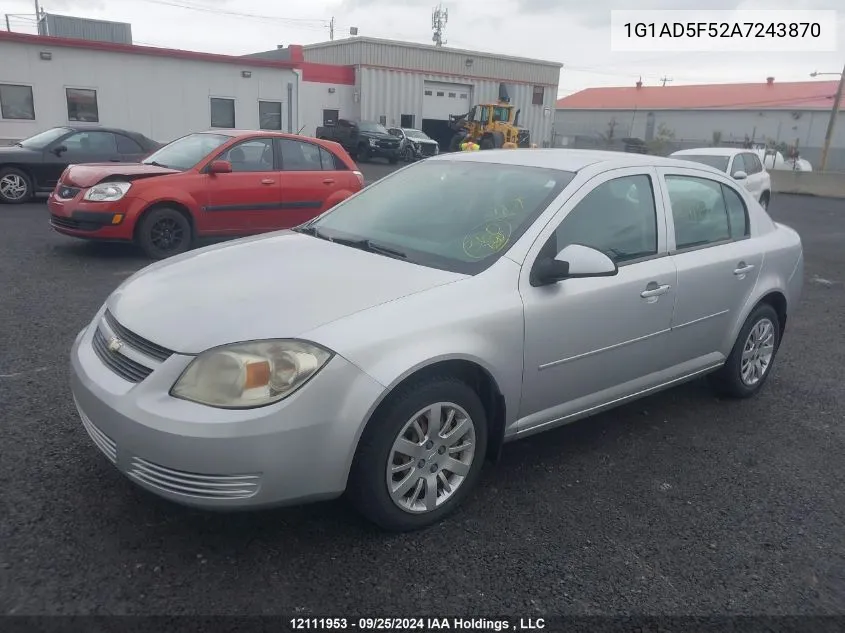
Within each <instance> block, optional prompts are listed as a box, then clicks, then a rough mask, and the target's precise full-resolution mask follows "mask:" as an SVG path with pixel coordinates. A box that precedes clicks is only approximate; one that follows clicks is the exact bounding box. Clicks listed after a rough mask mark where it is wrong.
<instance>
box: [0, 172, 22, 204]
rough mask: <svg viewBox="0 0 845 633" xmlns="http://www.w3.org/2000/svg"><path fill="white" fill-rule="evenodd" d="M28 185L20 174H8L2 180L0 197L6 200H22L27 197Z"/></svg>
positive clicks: (0, 180) (0, 181)
mask: <svg viewBox="0 0 845 633" xmlns="http://www.w3.org/2000/svg"><path fill="white" fill-rule="evenodd" d="M28 188H29V187H28V185H27V183H26V180H24V178H23V176H21V175H19V174H6V175H5V176H3V178H2V179H0V195H2V196H3V197H4V198H5V199H6V200H21V199H23V197H24V196H25V195H26V192H27V189H28Z"/></svg>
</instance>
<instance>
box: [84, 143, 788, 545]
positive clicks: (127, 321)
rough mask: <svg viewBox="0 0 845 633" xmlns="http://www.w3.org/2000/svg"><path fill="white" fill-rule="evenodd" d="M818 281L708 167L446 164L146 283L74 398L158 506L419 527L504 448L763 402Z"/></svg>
mask: <svg viewBox="0 0 845 633" xmlns="http://www.w3.org/2000/svg"><path fill="white" fill-rule="evenodd" d="M802 279H803V252H802V245H801V239H800V237H799V236H798V234H797V233H796V232H795V231H793V230H792V229H790V228H788V227H786V226H784V225H782V224H779V223H777V222H774V221H772V219H771V218H770V217H769V215H767V213H766V211H765V210H764V209H763V208H762V207H761V206H760V205H759V203H758V202H757V200H755V199H754V198H753V197H751V196H750V195H749V194H748V192H747V191H745V189H744V188H743V187H741V186H738V185H737V183H736V182H734V181H733V180H732V179H730V178H729V177H728V176H727V175H726V174H723V173H720V172H718V171H717V170H715V169H712V168H709V167H707V166H704V165H697V164H693V163H690V162H689V161H680V160H673V159H664V158H657V157H652V156H642V155H636V154H623V153H609V152H594V151H571V150H542V149H532V150H529V149H525V150H491V151H485V152H477V153H471V154H447V155H442V156H439V157H435V158H430V159H428V160H425V161H423V162H421V163H415V164H413V165H411V166H408V167H406V168H404V169H401V170H399V171H397V172H395V173H394V174H391V175H390V176H388V177H386V178H384V179H383V180H381V181H378V182H377V183H376V184H374V185H372V186H370V187H368V188H366V189H365V190H363V191H362V192H360V193H359V194H357V195H355V196H354V197H352V198H350V199H348V200H346V201H345V202H343V203H342V204H340V205H338V206H337V207H335V208H334V209H332V210H330V211H328V212H327V213H325V214H323V215H322V216H320V217H318V218H317V219H315V220H313V221H311V222H308V223H306V224H304V225H302V226H300V227H298V228H296V229H294V230H290V231H281V232H276V233H272V234H267V235H262V236H256V237H250V238H245V239H241V240H237V241H233V242H229V243H227V244H222V245H216V246H211V247H207V248H203V249H200V250H196V251H193V252H189V253H185V254H183V255H180V256H178V257H174V258H172V259H169V260H165V261H162V262H158V263H155V264H153V265H152V266H149V267H147V268H145V269H143V270H141V271H139V272H138V273H136V274H135V275H133V276H132V277H130V278H129V279H127V280H126V281H125V282H124V283H123V284H122V285H121V286H120V287H119V288H117V290H115V291H114V293H113V294H112V295H111V296H110V297H109V298H108V299H107V301H106V302H105V304H104V305H103V306H102V308H101V309H100V310H99V311H98V312H97V314H96V315H95V316H94V318H93V320H92V321H91V323H90V324H89V325H88V326H87V327H86V328H85V329H84V330H83V331H82V332H80V333H79V335H78V337H77V338H76V341H75V343H74V345H73V349H72V353H71V363H72V389H73V394H74V399H75V401H76V405H77V408H78V410H79V414H80V416H81V419H82V424H83V426H84V428H85V429H86V430H87V432H88V433H89V435H90V437H91V439H92V440H93V443H94V444H95V445H96V446H98V447H99V449H100V450H101V451H102V452H103V453H104V454H105V456H106V457H107V458H108V459H109V460H110V461H111V462H112V463H113V464H114V465H115V466H116V467H117V468H118V469H119V470H120V471H122V472H123V473H125V474H126V475H127V476H128V477H129V478H131V480H133V481H134V482H136V483H137V484H138V485H140V486H142V487H143V488H145V489H147V490H149V491H152V492H154V493H156V494H158V495H161V496H163V497H165V498H167V499H170V500H173V501H176V502H181V503H185V504H189V505H193V506H200V507H204V508H216V509H233V508H244V507H261V506H272V505H281V504H291V503H300V502H304V501H311V500H317V499H328V498H333V497H338V496H340V495H341V494H343V493H344V492H345V493H346V494H347V496H348V498H349V499H350V500H351V501H352V502H353V503H354V505H355V506H356V507H357V508H358V509H359V510H360V511H361V512H362V513H363V514H364V515H365V516H366V517H368V518H369V519H371V520H372V521H374V522H375V523H377V524H378V525H380V526H382V527H383V528H385V529H390V530H411V529H417V528H421V527H423V526H426V525H430V524H432V523H434V522H436V521H439V520H441V519H442V518H443V517H444V516H446V515H447V514H448V513H449V512H451V511H452V510H454V509H455V508H456V507H457V506H459V504H460V503H461V502H462V501H463V500H464V499H466V497H467V495H469V494H470V492H471V489H472V487H473V486H474V484H475V483H476V482H477V480H478V478H479V473H480V471H481V468H482V465H483V463H484V462H485V461H486V460H493V459H494V458H495V457H496V456H497V455H498V454H499V451H500V449H501V447H502V445H503V444H505V443H507V442H509V441H512V440H516V439H518V438H522V437H525V436H527V435H531V434H534V433H537V432H540V431H545V430H548V429H552V428H554V427H557V426H559V425H562V424H565V423H568V422H572V421H574V420H577V419H580V418H583V417H586V416H589V415H591V414H594V413H596V412H599V411H602V410H605V409H608V408H611V407H614V406H616V405H619V404H622V403H624V402H628V401H630V400H632V399H635V398H639V397H642V396H645V395H647V394H651V393H654V392H656V391H658V390H661V389H665V388H668V387H671V386H673V385H677V384H679V383H681V382H684V381H687V380H691V379H694V378H696V377H699V376H704V375H705V374H706V375H708V377H709V379H710V380H711V381H712V383H713V385H714V386H715V387H716V388H718V389H719V391H720V392H722V393H724V394H727V395H730V396H733V397H737V398H746V397H749V396H752V395H754V394H756V393H757V392H758V391H759V390H760V388H761V387H762V386H763V384H764V383H765V381H766V379H767V378H768V376H769V375H770V374H771V371H772V365H773V363H774V360H775V356H776V354H777V351H778V347H779V345H780V342H781V340H782V338H783V334H784V329H785V326H786V323H787V317H788V316H791V315H792V314H793V313H794V311H795V309H796V306H797V304H798V301H799V297H800V294H801V289H802ZM526 494H531V492H530V491H528V492H526Z"/></svg>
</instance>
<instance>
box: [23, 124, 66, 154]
mask: <svg viewBox="0 0 845 633" xmlns="http://www.w3.org/2000/svg"><path fill="white" fill-rule="evenodd" d="M72 131H73V130H71V129H70V128H68V127H54V128H51V129H49V130H45V131H44V132H40V133H39V134H36V135H35V136H30V137H29V138H27V139H24V140H22V141H21V142H20V143H19V145H20V146H21V147H26V148H28V149H44V148H45V147H47V146H48V145H49V144H50V143H52V142H53V141H55V140H58V139H60V138H61V137H63V136H64V135H65V134H67V133H68V132H72Z"/></svg>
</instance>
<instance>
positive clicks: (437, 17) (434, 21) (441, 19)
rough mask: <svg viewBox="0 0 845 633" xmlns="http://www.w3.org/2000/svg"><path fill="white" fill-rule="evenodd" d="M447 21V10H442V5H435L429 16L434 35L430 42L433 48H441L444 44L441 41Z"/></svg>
mask: <svg viewBox="0 0 845 633" xmlns="http://www.w3.org/2000/svg"><path fill="white" fill-rule="evenodd" d="M448 21H449V10H448V9H444V8H443V5H442V4H439V5H437V7H436V8H435V9H434V11H433V12H432V14H431V30H432V31H434V35H432V36H431V40H432V41H433V42H434V45H435V46H443V44H445V43H446V42H444V41H443V29H444V28H446V22H448Z"/></svg>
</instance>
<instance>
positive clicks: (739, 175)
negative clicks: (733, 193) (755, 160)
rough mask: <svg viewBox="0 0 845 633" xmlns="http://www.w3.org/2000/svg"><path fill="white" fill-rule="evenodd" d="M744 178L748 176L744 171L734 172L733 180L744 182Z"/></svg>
mask: <svg viewBox="0 0 845 633" xmlns="http://www.w3.org/2000/svg"><path fill="white" fill-rule="evenodd" d="M746 178H748V174H746V173H745V172H744V171H736V172H734V180H745V179H746Z"/></svg>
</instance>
